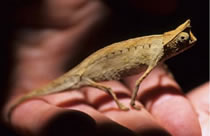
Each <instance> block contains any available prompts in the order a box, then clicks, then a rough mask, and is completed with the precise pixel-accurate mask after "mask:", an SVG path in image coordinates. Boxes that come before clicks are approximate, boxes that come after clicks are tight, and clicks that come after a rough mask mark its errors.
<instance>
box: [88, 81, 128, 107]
mask: <svg viewBox="0 0 210 136" xmlns="http://www.w3.org/2000/svg"><path fill="white" fill-rule="evenodd" d="M85 80H86V81H88V86H90V87H94V88H98V89H100V90H103V91H104V92H106V93H108V94H109V95H110V96H112V98H113V99H114V101H115V103H116V104H117V106H118V107H119V108H120V109H121V110H129V108H127V107H126V106H125V105H123V104H122V103H120V101H119V100H118V98H117V96H116V94H115V93H114V92H113V90H112V89H111V88H110V87H107V86H105V85H102V84H100V83H96V82H95V81H93V80H91V79H85Z"/></svg>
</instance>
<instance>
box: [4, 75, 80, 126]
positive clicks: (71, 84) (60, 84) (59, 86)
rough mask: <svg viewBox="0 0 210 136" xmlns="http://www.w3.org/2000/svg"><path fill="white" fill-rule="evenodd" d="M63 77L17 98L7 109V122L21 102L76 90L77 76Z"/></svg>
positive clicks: (78, 79) (78, 78)
mask: <svg viewBox="0 0 210 136" xmlns="http://www.w3.org/2000/svg"><path fill="white" fill-rule="evenodd" d="M64 76H65V75H64ZM64 76H62V77H60V78H58V79H57V80H54V81H52V82H51V83H49V84H48V85H46V86H44V87H42V88H40V89H36V90H34V91H32V92H29V93H28V94H26V95H24V96H22V97H21V98H18V99H17V100H16V101H14V103H13V104H12V105H11V106H10V107H9V110H8V112H7V121H8V122H11V114H12V112H13V111H14V109H15V108H16V107H17V106H18V105H19V104H21V103H22V102H24V101H26V100H28V99H31V98H34V97H38V96H43V95H47V94H54V93H58V92H63V91H66V90H67V89H75V88H77V84H78V83H79V81H80V77H79V76H69V77H67V78H66V77H65V78H64Z"/></svg>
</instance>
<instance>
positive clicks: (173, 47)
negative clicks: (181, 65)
mask: <svg viewBox="0 0 210 136" xmlns="http://www.w3.org/2000/svg"><path fill="white" fill-rule="evenodd" d="M196 41H197V39H196V38H195V36H194V35H193V34H192V32H191V26H190V20H187V21H186V22H185V23H183V24H182V25H180V26H179V27H177V28H176V29H175V30H172V31H169V32H166V33H164V34H163V43H164V54H165V55H167V58H168V57H172V56H174V55H177V54H178V53H181V52H183V51H185V50H186V49H188V48H190V47H192V46H193V45H194V43H195V42H196Z"/></svg>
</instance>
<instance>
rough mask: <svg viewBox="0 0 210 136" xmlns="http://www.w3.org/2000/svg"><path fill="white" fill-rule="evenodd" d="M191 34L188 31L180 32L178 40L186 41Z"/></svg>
mask: <svg viewBox="0 0 210 136" xmlns="http://www.w3.org/2000/svg"><path fill="white" fill-rule="evenodd" d="M189 37H190V36H189V34H188V33H186V32H181V33H180V34H179V36H178V40H179V42H185V41H187V40H189Z"/></svg>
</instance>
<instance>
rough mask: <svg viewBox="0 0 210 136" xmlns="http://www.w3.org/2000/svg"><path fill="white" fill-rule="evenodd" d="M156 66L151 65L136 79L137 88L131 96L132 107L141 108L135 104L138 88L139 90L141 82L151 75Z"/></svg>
mask: <svg viewBox="0 0 210 136" xmlns="http://www.w3.org/2000/svg"><path fill="white" fill-rule="evenodd" d="M153 68H154V66H149V67H148V68H147V70H146V71H145V72H144V74H143V75H142V76H141V77H140V78H139V79H138V80H137V81H136V85H135V89H134V91H133V93H132V96H131V102H130V105H131V107H133V108H134V109H137V110H139V109H140V107H139V106H136V105H135V100H136V96H137V93H138V90H139V86H140V84H141V82H142V81H143V80H144V79H145V78H146V77H147V76H148V75H149V73H150V72H151V71H152V70H153Z"/></svg>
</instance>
